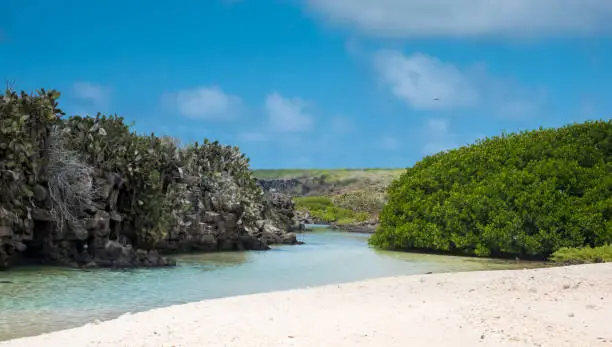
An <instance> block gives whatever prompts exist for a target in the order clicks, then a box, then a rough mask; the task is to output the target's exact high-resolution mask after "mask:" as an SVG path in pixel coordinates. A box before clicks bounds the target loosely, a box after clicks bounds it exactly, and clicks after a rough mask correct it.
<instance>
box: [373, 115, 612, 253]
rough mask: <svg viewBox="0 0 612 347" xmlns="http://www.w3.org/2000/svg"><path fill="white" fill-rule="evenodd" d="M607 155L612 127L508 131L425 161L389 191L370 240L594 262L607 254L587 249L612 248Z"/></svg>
mask: <svg viewBox="0 0 612 347" xmlns="http://www.w3.org/2000/svg"><path fill="white" fill-rule="evenodd" d="M611 158H612V121H596V122H587V123H582V124H572V125H568V126H565V127H562V128H559V129H539V130H535V131H528V132H521V133H517V134H503V135H501V136H498V137H493V138H489V139H485V140H482V141H479V142H477V143H475V144H473V145H470V146H465V147H462V148H459V149H455V150H451V151H448V152H442V153H438V154H436V155H433V156H429V157H426V158H424V159H423V160H421V161H420V162H418V163H417V164H416V165H414V166H413V167H411V168H409V169H407V170H406V172H405V173H404V174H403V175H402V176H401V177H400V178H399V179H398V180H396V181H395V182H394V183H393V184H392V185H391V186H390V187H389V189H388V203H387V204H386V205H385V207H384V208H383V211H382V213H381V216H380V222H381V225H380V227H379V229H378V230H377V232H376V234H374V235H373V237H372V238H371V239H370V242H371V244H373V245H375V246H377V247H381V248H387V249H398V250H433V251H442V252H451V253H458V254H467V255H476V256H513V257H514V256H518V257H522V258H530V257H533V258H547V257H549V256H550V255H552V254H556V256H553V259H562V257H563V256H564V255H570V256H571V255H576V256H578V255H580V257H582V256H584V257H585V259H586V258H589V257H591V255H592V253H590V252H600V251H605V250H607V249H608V248H606V247H604V248H593V249H594V250H597V251H590V250H589V248H582V247H602V246H605V245H607V244H609V243H610V242H612V161H611ZM569 248H579V249H580V250H571V249H569ZM555 252H560V253H555ZM580 257H579V258H580ZM602 259H607V258H606V257H605V256H602Z"/></svg>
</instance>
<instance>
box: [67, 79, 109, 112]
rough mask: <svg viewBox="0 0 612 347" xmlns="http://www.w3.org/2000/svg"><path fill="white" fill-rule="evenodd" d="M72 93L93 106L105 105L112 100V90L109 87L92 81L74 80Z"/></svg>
mask: <svg viewBox="0 0 612 347" xmlns="http://www.w3.org/2000/svg"><path fill="white" fill-rule="evenodd" d="M72 95H73V96H74V97H75V98H76V99H78V100H80V101H84V102H87V103H89V104H91V106H96V107H103V106H106V105H107V104H108V103H109V102H110V95H111V90H110V88H108V87H104V86H101V85H99V84H95V83H91V82H74V83H73V84H72Z"/></svg>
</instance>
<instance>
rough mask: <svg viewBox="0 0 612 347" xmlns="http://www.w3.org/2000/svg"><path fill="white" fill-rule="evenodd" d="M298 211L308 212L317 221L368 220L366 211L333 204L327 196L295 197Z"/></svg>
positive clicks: (343, 222) (346, 222)
mask: <svg viewBox="0 0 612 347" xmlns="http://www.w3.org/2000/svg"><path fill="white" fill-rule="evenodd" d="M295 207H296V209H297V210H298V211H302V212H308V213H310V215H311V216H312V217H313V218H314V219H315V220H316V221H318V222H321V223H334V224H338V225H343V224H353V223H361V222H365V221H366V220H368V218H369V217H370V215H369V214H368V213H366V212H362V211H355V210H351V209H349V208H344V207H340V206H337V205H336V204H334V202H333V201H332V199H331V198H329V197H327V196H304V197H298V198H295Z"/></svg>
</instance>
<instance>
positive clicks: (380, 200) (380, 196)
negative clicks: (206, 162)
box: [254, 168, 405, 227]
mask: <svg viewBox="0 0 612 347" xmlns="http://www.w3.org/2000/svg"><path fill="white" fill-rule="evenodd" d="M404 171H405V169H379V168H375V169H336V170H322V169H311V170H300V169H295V170H292V169H287V170H255V172H254V175H255V177H257V178H258V179H260V180H268V181H270V180H296V181H297V183H296V184H297V186H291V188H288V189H287V193H289V194H293V195H294V197H295V201H296V207H297V209H298V210H299V211H302V212H304V213H305V212H308V213H309V214H310V215H311V216H312V217H314V218H315V220H316V221H318V222H322V223H331V224H335V225H338V226H341V227H342V226H350V225H357V224H363V223H370V224H373V223H376V222H377V220H378V214H379V213H380V211H381V209H382V206H383V205H384V202H385V190H386V188H387V187H388V186H389V185H390V184H391V182H393V180H395V179H397V178H398V177H399V176H400V175H401V174H402V173H403V172H404Z"/></svg>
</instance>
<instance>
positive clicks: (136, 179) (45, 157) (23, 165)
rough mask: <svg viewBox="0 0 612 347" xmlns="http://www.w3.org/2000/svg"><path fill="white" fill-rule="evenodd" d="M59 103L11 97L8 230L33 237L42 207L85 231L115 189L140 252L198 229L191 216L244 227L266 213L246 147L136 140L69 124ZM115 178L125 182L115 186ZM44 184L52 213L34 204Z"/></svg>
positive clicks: (0, 110) (5, 173)
mask: <svg viewBox="0 0 612 347" xmlns="http://www.w3.org/2000/svg"><path fill="white" fill-rule="evenodd" d="M58 97H59V93H58V92H56V91H51V92H47V91H44V90H41V91H39V92H38V93H37V94H36V95H28V94H25V93H21V94H17V93H15V92H13V91H11V90H9V91H7V92H6V93H5V95H4V96H2V99H1V100H0V101H1V102H0V134H1V136H0V190H1V191H2V194H0V226H4V227H8V228H10V230H12V231H13V232H14V233H15V235H17V236H19V237H21V236H20V235H23V234H28V233H30V234H31V233H32V224H33V223H32V220H33V219H32V216H31V214H30V211H31V210H32V209H33V208H40V209H45V210H50V211H51V215H53V216H54V217H55V218H56V220H55V222H56V224H57V225H58V227H59V225H66V227H67V228H69V229H79V228H82V227H83V224H84V221H85V220H86V219H87V218H89V217H90V216H88V214H87V211H95V209H96V208H90V206H88V205H90V204H93V205H95V200H96V199H98V198H99V199H100V200H103V201H108V200H109V199H108V194H109V193H110V192H111V190H112V189H115V190H116V191H119V196H118V197H115V198H114V199H110V201H115V202H116V205H117V206H112V207H110V210H111V211H117V212H119V213H120V214H121V215H122V216H123V218H124V219H125V220H124V222H125V223H127V224H128V225H129V227H128V228H124V232H126V235H124V236H126V237H127V238H128V239H129V241H131V243H132V244H133V245H135V246H136V247H140V248H153V247H154V246H155V244H156V243H157V242H159V241H160V240H161V239H163V238H164V237H165V236H166V234H167V233H168V232H170V231H172V230H174V231H180V230H181V229H185V228H187V227H189V226H191V227H198V226H199V223H194V222H193V221H191V220H190V219H189V218H193V216H195V215H198V214H199V212H200V211H201V210H206V211H218V212H222V211H231V212H232V213H234V214H235V215H236V216H238V217H239V218H240V220H239V222H240V223H241V224H243V225H253V224H254V223H255V220H256V219H258V218H259V217H260V216H261V213H262V208H263V204H262V203H261V202H262V197H263V192H262V190H261V188H260V187H259V185H258V184H257V181H256V179H255V178H253V177H252V172H251V171H250V169H249V160H248V158H246V156H245V155H244V154H242V153H240V151H239V149H238V148H237V147H232V146H224V145H221V144H219V143H218V142H216V141H215V142H209V141H208V140H204V142H203V144H198V143H195V144H193V145H189V146H185V147H179V146H178V145H177V143H176V141H173V140H172V139H169V138H165V137H158V136H155V135H154V134H150V135H140V134H137V133H135V132H134V131H133V130H132V129H131V127H130V126H129V125H128V124H126V123H125V121H124V119H123V118H121V117H118V116H105V115H101V114H98V115H97V116H95V117H80V116H73V117H69V118H62V116H63V115H64V113H63V112H62V111H61V110H60V109H58V108H57V98H58ZM109 174H111V176H112V175H115V176H116V177H119V180H120V181H121V184H119V183H117V182H115V183H114V184H111V185H110V186H109V184H108V182H109V181H108V178H107V177H108V175H109ZM50 175H51V176H53V177H49V176H50ZM119 185H120V187H119ZM71 186H76V187H79V189H78V190H75V189H70V187H71ZM35 187H37V188H39V190H40V189H42V190H44V191H46V192H48V195H52V196H51V201H52V205H51V206H42V204H41V203H40V201H37V200H36V199H33V196H34V193H33V189H34V188H35ZM118 187H119V188H118ZM54 194H55V196H53V195H54ZM74 195H77V196H76V197H75V196H74ZM105 208H106V207H104V206H99V207H98V209H102V210H104V209H105ZM56 212H57V213H56ZM66 219H70V220H66ZM76 219H80V222H82V223H78V222H79V221H77V220H76ZM66 221H67V222H71V223H63V222H66ZM71 232H72V233H73V234H76V235H77V238H79V239H82V238H85V237H87V232H84V233H83V232H82V230H71ZM0 245H1V243H0Z"/></svg>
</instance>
